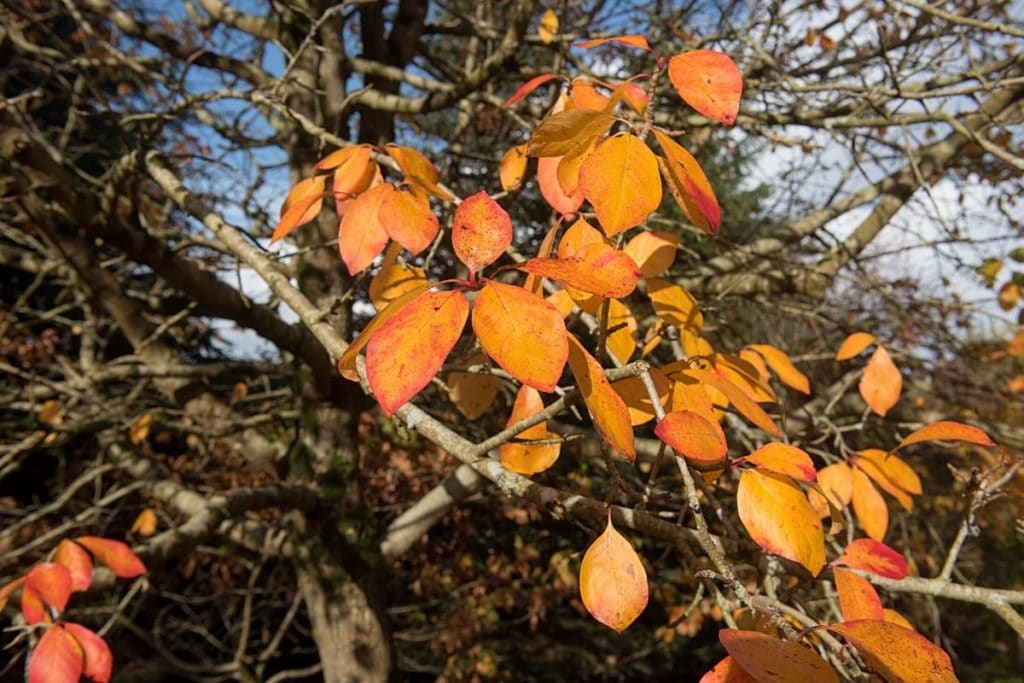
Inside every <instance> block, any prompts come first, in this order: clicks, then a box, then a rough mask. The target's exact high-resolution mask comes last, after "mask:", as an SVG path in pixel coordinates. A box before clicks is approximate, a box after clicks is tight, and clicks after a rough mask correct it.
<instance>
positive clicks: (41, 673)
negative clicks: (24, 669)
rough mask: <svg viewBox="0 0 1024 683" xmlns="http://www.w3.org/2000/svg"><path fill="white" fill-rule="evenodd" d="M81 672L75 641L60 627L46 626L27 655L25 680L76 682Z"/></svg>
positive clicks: (80, 655)
mask: <svg viewBox="0 0 1024 683" xmlns="http://www.w3.org/2000/svg"><path fill="white" fill-rule="evenodd" d="M84 671H85V662H84V657H83V653H82V648H81V646H80V645H79V644H78V641H76V640H74V638H73V637H72V636H70V635H69V634H68V632H67V631H66V630H64V627H63V626H52V627H50V628H48V629H46V631H45V632H44V633H43V635H42V637H41V638H40V639H39V643H38V644H37V645H36V647H35V649H34V650H32V654H31V655H30V656H29V660H28V683H78V681H79V679H81V677H82V674H83V673H84Z"/></svg>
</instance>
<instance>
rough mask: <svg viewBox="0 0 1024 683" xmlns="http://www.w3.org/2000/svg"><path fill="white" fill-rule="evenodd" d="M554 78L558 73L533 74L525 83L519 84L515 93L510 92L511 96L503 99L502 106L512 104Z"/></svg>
mask: <svg viewBox="0 0 1024 683" xmlns="http://www.w3.org/2000/svg"><path fill="white" fill-rule="evenodd" d="M554 78H558V74H541V75H540V76H534V77H533V78H531V79H530V80H528V81H526V83H523V84H522V85H521V86H519V90H516V91H515V93H513V94H512V97H510V98H508V99H507V100H505V105H504V106H506V107H511V106H512V105H513V104H515V103H516V102H518V101H519V100H521V99H523V98H524V97H526V96H527V95H529V94H530V93H532V92H533V91H534V90H536V89H537V88H539V87H540V86H542V85H544V84H545V83H547V82H548V81H550V80H552V79H554Z"/></svg>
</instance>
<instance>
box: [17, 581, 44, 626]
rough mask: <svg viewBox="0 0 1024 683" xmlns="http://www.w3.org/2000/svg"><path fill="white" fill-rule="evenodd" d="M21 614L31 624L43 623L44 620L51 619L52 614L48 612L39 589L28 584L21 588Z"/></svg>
mask: <svg viewBox="0 0 1024 683" xmlns="http://www.w3.org/2000/svg"><path fill="white" fill-rule="evenodd" d="M26 581H27V579H26ZM21 615H22V616H23V617H24V618H25V623H26V624H28V625H29V626H34V625H36V624H41V623H42V622H43V621H47V622H49V621H50V615H49V614H47V613H46V603H45V601H44V600H43V597H42V596H41V595H39V592H38V591H37V590H35V589H34V588H32V587H31V586H28V585H24V586H22V588H21Z"/></svg>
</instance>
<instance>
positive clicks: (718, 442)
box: [654, 410, 728, 470]
mask: <svg viewBox="0 0 1024 683" xmlns="http://www.w3.org/2000/svg"><path fill="white" fill-rule="evenodd" d="M654 433H655V434H656V435H657V437H658V438H659V439H661V440H662V441H664V442H665V443H667V444H668V445H669V446H671V447H672V448H674V449H675V450H677V451H679V453H681V454H682V455H683V456H685V457H686V459H687V460H689V461H695V464H696V466H697V469H698V470H700V469H721V468H722V466H723V465H724V464H725V455H726V452H727V451H728V447H727V445H726V441H725V433H724V432H723V431H722V426H721V425H720V424H718V422H717V421H715V420H711V419H708V418H706V417H704V416H703V415H698V414H697V413H693V412H690V411H688V410H676V411H673V412H671V413H669V414H668V415H666V416H665V419H663V420H662V421H661V422H659V423H658V426H657V427H655V429H654Z"/></svg>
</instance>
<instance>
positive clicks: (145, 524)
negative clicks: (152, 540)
mask: <svg viewBox="0 0 1024 683" xmlns="http://www.w3.org/2000/svg"><path fill="white" fill-rule="evenodd" d="M156 525H157V518H156V513H155V512H153V508H144V509H143V510H142V512H140V513H139V514H138V516H137V517H136V518H135V521H134V522H132V528H131V531H132V532H133V533H136V534H138V535H139V536H142V537H143V538H149V537H150V536H152V535H153V534H155V533H156Z"/></svg>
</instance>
